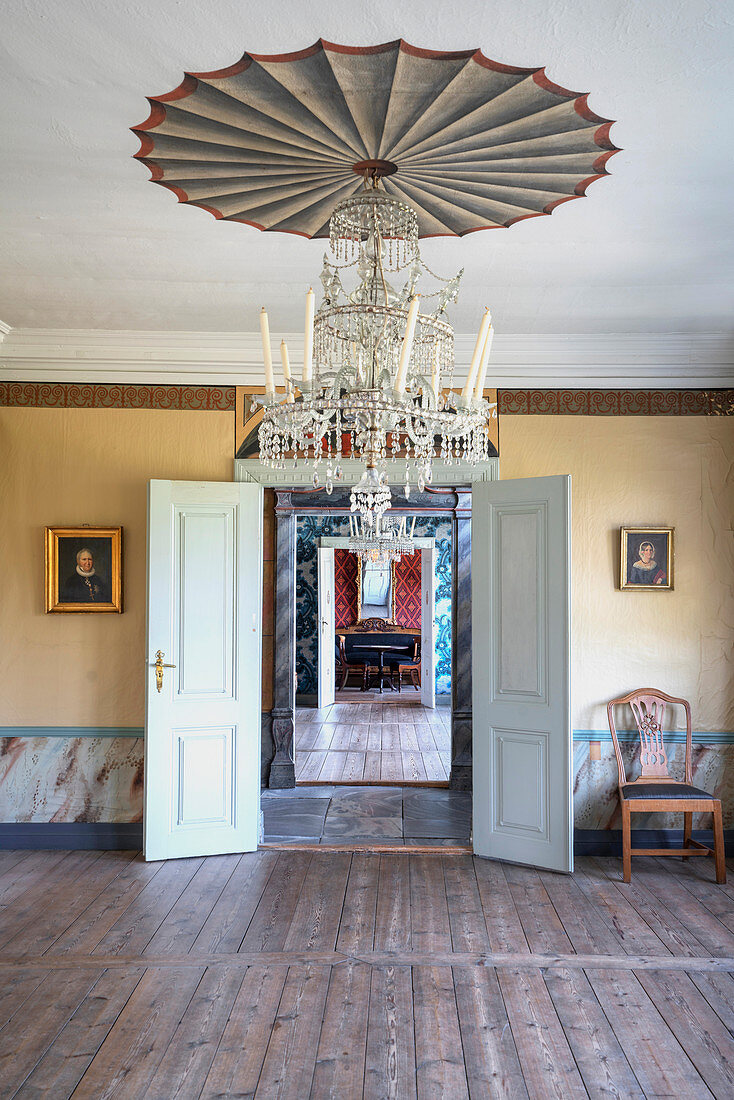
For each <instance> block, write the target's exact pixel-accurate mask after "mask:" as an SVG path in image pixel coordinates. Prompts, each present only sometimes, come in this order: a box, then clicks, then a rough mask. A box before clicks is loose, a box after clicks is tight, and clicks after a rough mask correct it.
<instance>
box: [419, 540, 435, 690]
mask: <svg viewBox="0 0 734 1100" xmlns="http://www.w3.org/2000/svg"><path fill="white" fill-rule="evenodd" d="M420 555H421V703H422V705H423V706H424V707H431V708H433V707H435V706H436V573H435V558H436V551H435V550H434V549H425V550H421V552H420Z"/></svg>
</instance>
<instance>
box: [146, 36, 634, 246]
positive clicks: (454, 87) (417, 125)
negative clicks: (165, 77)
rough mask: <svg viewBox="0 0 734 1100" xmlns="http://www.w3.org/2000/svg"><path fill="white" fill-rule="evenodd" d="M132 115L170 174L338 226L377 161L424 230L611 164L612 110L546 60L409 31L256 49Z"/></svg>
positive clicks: (556, 195)
mask: <svg viewBox="0 0 734 1100" xmlns="http://www.w3.org/2000/svg"><path fill="white" fill-rule="evenodd" d="M149 102H150V104H151V112H150V116H149V117H148V118H147V119H146V121H145V122H143V123H141V124H140V125H139V126H135V127H133V131H134V132H135V133H136V134H137V135H138V136H139V137H140V140H141V148H140V151H139V152H138V153H137V154H136V156H137V157H138V159H140V160H142V161H143V163H144V164H146V165H147V166H148V167H149V169H150V171H151V175H152V179H153V181H154V182H155V183H159V184H161V185H162V186H163V187H167V188H169V189H170V190H171V191H173V192H174V194H176V195H177V196H178V198H179V200H180V201H181V202H186V203H190V204H192V205H195V206H200V207H202V208H203V209H204V210H208V211H210V213H212V214H213V215H214V216H215V217H216V218H225V219H226V220H228V221H240V222H244V223H245V224H247V225H254V226H256V227H257V228H258V229H264V230H275V231H278V232H284V233H298V234H301V235H303V236H306V237H327V236H328V235H329V217H330V215H331V213H332V211H333V209H334V207H335V205H336V204H337V203H338V202H339V201H340V200H341V199H344V198H347V197H349V196H350V195H353V194H355V193H356V192H357V191H358V190H359V189H360V188H361V187H362V186H363V182H362V178H361V177H363V176H370V177H372V178H373V179H375V178H380V179H381V180H382V186H383V188H384V190H385V192H386V193H387V194H388V195H392V196H394V197H396V198H399V199H401V200H403V201H404V202H407V203H408V204H409V205H410V206H412V207H413V209H414V210H415V211H416V213H417V215H418V229H419V235H420V236H421V237H430V236H463V234H465V233H471V232H474V231H475V230H478V229H494V228H498V227H499V226H509V225H512V224H513V223H514V222H517V221H521V220H522V219H523V218H534V217H537V216H539V215H540V214H550V213H551V212H552V211H553V210H554V208H555V207H556V206H558V205H559V204H560V203H562V202H568V201H569V200H570V199H574V198H578V197H579V196H581V195H583V194H585V192H586V189H587V187H588V186H589V184H591V183H593V182H594V180H596V179H599V178H600V177H601V176H604V175H607V171H606V163H607V161H608V160H609V158H610V157H611V156H612V155H613V154H614V153H616V152H618V148H617V147H616V146H615V145H614V144H613V143H612V141H611V140H610V137H609V130H610V127H611V125H612V123H611V122H610V121H609V120H608V119H603V118H600V117H599V116H598V115H596V114H594V112H593V111H591V110H590V109H589V107H588V105H587V96H586V95H580V94H578V93H576V92H571V91H568V90H567V89H566V88H561V87H560V86H559V85H558V84H554V83H553V82H552V81H550V80H548V78H547V77H546V75H545V72H544V70H543V69H519V68H515V67H514V66H510V65H501V64H499V62H496V61H491V60H490V59H489V58H487V57H485V56H484V54H483V53H482V52H481V50H466V51H463V52H459V53H445V52H441V51H431V50H421V49H417V48H416V47H415V46H410V45H409V44H408V43H407V42H404V41H402V40H400V41H397V42H388V43H385V44H384V45H381V46H367V47H356V46H355V47H352V46H340V45H335V44H334V43H331V42H324V41H323V40H322V39H320V40H319V41H318V42H316V43H315V44H314V45H313V46H310V47H309V48H308V49H305V50H301V51H299V52H297V53H290V54H274V55H256V54H245V55H244V56H243V57H242V59H241V60H240V61H238V62H237V63H236V64H234V65H232V66H230V67H229V68H228V69H220V70H218V71H216V72H211V73H189V74H187V75H186V77H185V78H184V80H183V82H182V83H181V84H180V85H179V86H178V88H175V89H174V90H173V91H172V92H168V93H167V94H166V95H162V96H154V97H151V98H150V99H149Z"/></svg>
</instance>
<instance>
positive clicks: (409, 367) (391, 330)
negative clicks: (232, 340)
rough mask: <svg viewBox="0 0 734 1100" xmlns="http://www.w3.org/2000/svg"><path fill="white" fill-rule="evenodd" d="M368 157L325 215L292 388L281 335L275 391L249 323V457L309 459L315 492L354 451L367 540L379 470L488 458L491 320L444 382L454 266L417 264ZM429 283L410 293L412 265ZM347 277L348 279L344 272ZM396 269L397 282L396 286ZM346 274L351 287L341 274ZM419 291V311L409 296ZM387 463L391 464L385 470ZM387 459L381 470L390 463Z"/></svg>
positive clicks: (401, 212) (411, 241) (379, 506)
mask: <svg viewBox="0 0 734 1100" xmlns="http://www.w3.org/2000/svg"><path fill="white" fill-rule="evenodd" d="M389 169H390V166H385V165H384V164H382V163H381V162H373V163H372V164H371V165H370V166H369V167H368V168H367V169H366V170H365V186H364V188H363V189H362V190H360V191H358V192H357V193H356V194H354V195H352V196H350V197H349V198H346V199H343V200H342V201H341V202H340V203H338V204H337V206H336V208H335V210H334V212H333V214H332V217H331V220H330V240H331V247H332V252H333V254H334V259H333V260H330V259H329V258H328V257H327V256H324V264H323V269H322V273H321V284H322V287H323V300H322V304H321V306H320V308H319V310H318V312H317V313H316V312H315V296H314V293H313V290H309V292H308V294H307V297H306V325H305V348H304V361H303V376H302V380H301V382H300V384H299V386H298V388H296V387H295V386H294V384H293V380H292V378H291V371H290V361H289V357H288V349H287V347H286V345H285V342H282V343H281V358H282V362H283V374H284V381H285V396H284V398H282V399H281V398H280V397H279V396H277V395H276V391H275V377H274V372H273V363H272V353H271V347H270V332H269V325H268V316H267V313H266V312H265V310H264V309H263V310H262V312H261V316H260V324H261V331H262V340H263V355H264V360H265V398H264V402H263V404H264V411H263V418H262V421H261V424H260V429H259V445H260V461H261V462H263V463H265V464H267V465H269V466H271V467H273V468H275V469H285V468H286V466H288V465H293V466H298V465H301V464H302V463H310V464H312V465H313V479H312V480H313V485H314V487H315V488H318V487H319V486H320V485H321V484H322V479H323V483H324V485H325V489H326V492H327V493H328V494H330V493H331V492H332V491H333V487H334V483H335V482H339V481H341V480H342V476H343V475H342V461H343V459H344V458H346V457H349V458H356V459H358V460H361V461H363V462H364V472H363V474H362V477H361V478H360V480H359V481H358V483H357V484H356V485H355V486H354V487H353V489H352V493H351V509H352V511H353V512H358V513H359V515H360V517H361V521H362V524H363V525H364V529H365V530H369V531H371V537H372V538H373V539H375V538H376V537H377V535H376V529H377V528H376V525H377V523H378V521H379V520H380V519H381V518H382V516H383V515H384V513H385V511H386V510H387V509H388V508H389V507H390V504H391V491H390V481H391V480H392V481H393V482H395V481H401V482H404V492H405V496H406V498H409V496H410V491H411V480H413V481H414V483H415V484H416V485H417V487H418V490H419V491H420V492H422V491H423V490H424V488H425V486H426V485H427V484H430V482H431V479H432V464H433V462H434V461H435V460H438V461H440V462H443V463H445V464H447V465H452V464H454V463H469V464H471V465H474V464H476V463H478V462H482V461H485V460H486V459H487V458H488V457H489V450H488V442H489V437H488V428H487V422H488V417H489V415H490V408H489V405H488V403H487V402H486V401H485V400H484V397H483V393H484V385H485V380H486V374H487V364H488V360H489V351H490V347H491V343H492V335H493V329H492V324H491V318H490V314H489V311H488V310H487V311H485V314H484V317H483V319H482V323H481V326H480V329H479V334H478V337H477V341H476V345H475V348H474V354H473V356H472V360H471V365H470V367H469V372H468V377H467V379H466V382H465V384H464V386H463V389H462V391H461V393H457V392H455V391H454V389H453V381H454V377H453V376H454V333H453V329H452V327H451V325H450V324H449V323H448V320H447V319H446V308H447V306H448V305H449V304H450V303H452V302H455V301H456V298H457V296H458V287H459V281H460V279H461V275H462V272H459V274H458V275H455V276H454V277H453V278H450V279H442V278H440V277H439V276H436V275H434V273H433V272H430V271H429V270H428V268H427V267H426V265H425V264H424V263H423V261H422V259H421V256H420V251H419V248H418V220H417V217H416V215H415V212H414V211H413V210H412V208H411V207H410V206H409V205H408V204H407V203H405V202H403V201H402V200H401V199H398V198H396V197H394V196H392V195H390V194H388V193H386V192H385V191H384V190H383V189H382V187H381V185H380V175H381V174H387V172H388V171H389ZM426 272H427V273H428V274H429V275H431V276H432V278H434V279H435V281H436V284H437V289H436V290H435V291H434V292H432V293H430V294H424V295H423V296H422V297H421V296H420V295H419V294H418V291H417V286H418V282H419V280H420V278H421V277H422V276H423V274H424V273H426ZM352 276H356V278H351V277H352ZM398 278H399V279H400V281H401V282H402V286H397V285H395V284H397V281H398ZM347 280H351V282H352V284H353V286H352V289H345V286H344V283H345V282H346V281H347ZM429 300H431V302H430V304H431V307H432V308H431V310H430V312H429V311H426V312H421V306H422V305H424V303H426V302H427V301H429ZM388 466H390V467H391V468H392V470H394V471H395V472H394V473H392V476H390V475H389V474H388ZM392 470H391V472H392Z"/></svg>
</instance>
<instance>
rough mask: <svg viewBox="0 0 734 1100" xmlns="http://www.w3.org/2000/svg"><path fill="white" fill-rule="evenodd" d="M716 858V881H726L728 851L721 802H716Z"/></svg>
mask: <svg viewBox="0 0 734 1100" xmlns="http://www.w3.org/2000/svg"><path fill="white" fill-rule="evenodd" d="M714 860H715V863H716V881H717V882H719V883H722V882H726V853H725V851H724V826H723V824H722V820H721V803H720V802H714Z"/></svg>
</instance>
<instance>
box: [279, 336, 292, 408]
mask: <svg viewBox="0 0 734 1100" xmlns="http://www.w3.org/2000/svg"><path fill="white" fill-rule="evenodd" d="M280 361H281V363H282V364H283V380H284V382H285V395H286V396H285V399H286V401H290V402H293V401H295V397H294V396H293V386H292V385H291V363H290V359H289V358H288V345H287V344H286V342H285V340H281V341H280Z"/></svg>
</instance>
